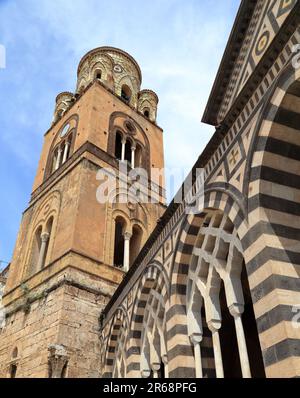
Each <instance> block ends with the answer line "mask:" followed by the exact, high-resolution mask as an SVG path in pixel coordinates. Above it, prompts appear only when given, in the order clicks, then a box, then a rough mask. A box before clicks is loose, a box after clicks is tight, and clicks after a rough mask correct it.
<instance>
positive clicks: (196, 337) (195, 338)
mask: <svg viewBox="0 0 300 398" xmlns="http://www.w3.org/2000/svg"><path fill="white" fill-rule="evenodd" d="M190 339H191V342H192V344H193V346H194V356H195V373H196V378H197V379H202V378H203V370H202V358H201V346H200V343H201V341H202V339H203V336H202V335H201V334H193V335H192V336H190Z"/></svg>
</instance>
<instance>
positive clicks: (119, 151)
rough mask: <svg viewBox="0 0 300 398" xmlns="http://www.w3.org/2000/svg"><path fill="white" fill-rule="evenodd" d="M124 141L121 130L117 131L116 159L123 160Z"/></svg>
mask: <svg viewBox="0 0 300 398" xmlns="http://www.w3.org/2000/svg"><path fill="white" fill-rule="evenodd" d="M122 141H123V136H122V133H121V132H120V131H119V130H117V132H116V143H115V157H116V158H117V159H118V160H121V159H122Z"/></svg>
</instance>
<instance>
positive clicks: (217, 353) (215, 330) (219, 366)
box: [208, 322, 224, 379]
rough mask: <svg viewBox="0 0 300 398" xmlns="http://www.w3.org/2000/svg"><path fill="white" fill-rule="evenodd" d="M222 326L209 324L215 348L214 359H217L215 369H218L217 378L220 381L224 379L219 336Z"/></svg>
mask: <svg viewBox="0 0 300 398" xmlns="http://www.w3.org/2000/svg"><path fill="white" fill-rule="evenodd" d="M214 323H215V322H214ZM220 326H221V324H218V326H217V327H216V326H215V325H213V324H212V323H210V322H208V328H209V330H210V331H211V333H212V341H213V348H214V358H215V367H216V376H217V378H218V379H222V378H224V368H223V360H222V351H221V344H220V336H219V329H220Z"/></svg>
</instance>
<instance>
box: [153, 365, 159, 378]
mask: <svg viewBox="0 0 300 398" xmlns="http://www.w3.org/2000/svg"><path fill="white" fill-rule="evenodd" d="M151 369H152V372H153V379H158V372H159V369H160V363H153V364H152V365H151Z"/></svg>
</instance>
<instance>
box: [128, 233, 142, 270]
mask: <svg viewBox="0 0 300 398" xmlns="http://www.w3.org/2000/svg"><path fill="white" fill-rule="evenodd" d="M142 238H143V231H142V229H141V228H140V227H139V226H138V225H134V227H133V229H132V237H131V239H130V266H131V265H132V264H133V263H134V260H135V259H136V258H137V256H138V254H139V252H140V250H141V247H142Z"/></svg>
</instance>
